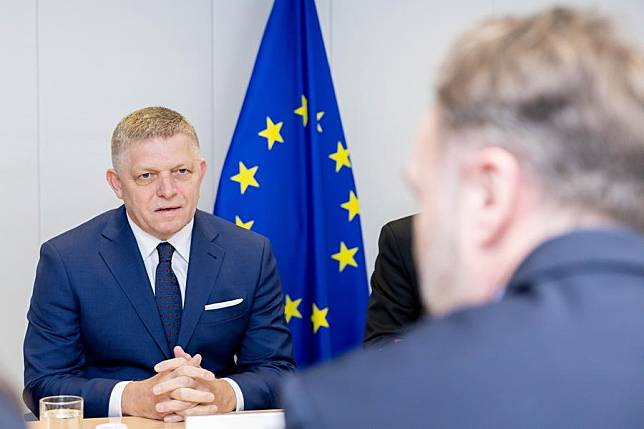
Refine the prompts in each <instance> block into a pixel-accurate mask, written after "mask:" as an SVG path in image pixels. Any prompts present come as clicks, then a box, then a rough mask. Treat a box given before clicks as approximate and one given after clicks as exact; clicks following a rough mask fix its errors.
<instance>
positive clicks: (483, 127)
mask: <svg viewBox="0 0 644 429" xmlns="http://www.w3.org/2000/svg"><path fill="white" fill-rule="evenodd" d="M409 173H410V179H411V183H412V184H413V186H414V188H415V189H416V192H417V193H418V198H419V200H420V203H421V212H422V213H421V215H420V216H419V218H418V219H417V222H416V225H415V239H416V243H417V248H416V251H417V256H418V258H417V260H418V261H419V269H420V272H421V277H422V279H423V295H424V298H425V303H426V305H427V306H428V307H429V308H430V310H431V312H433V314H436V315H441V314H445V313H449V312H451V311H452V310H454V309H456V308H459V307H463V306H469V305H477V304H482V303H485V302H488V301H489V300H491V299H494V297H495V296H498V295H499V294H501V293H502V292H503V291H502V289H503V286H504V285H505V283H506V282H507V280H508V278H509V276H510V275H511V274H512V272H513V271H514V270H515V269H516V267H517V265H518V264H519V263H520V262H521V260H522V259H523V258H525V256H526V255H527V254H528V253H529V252H530V251H531V250H532V249H534V247H536V246H537V245H538V244H539V243H540V242H542V241H544V240H545V239H547V238H549V237H552V236H554V235H557V234H560V233H562V232H565V231H567V230H571V229H573V228H578V227H591V226H595V225H601V224H622V225H625V226H628V227H631V228H633V229H636V230H639V231H644V55H642V52H640V51H639V50H637V49H636V48H635V47H634V46H633V45H631V44H629V43H627V41H626V40H625V39H623V38H622V36H621V35H620V34H619V33H618V32H617V31H616V28H615V26H614V25H613V23H612V22H611V21H610V20H608V19H606V18H604V17H602V16H600V15H598V14H596V13H594V12H590V11H577V10H571V9H561V8H558V9H551V10H548V11H546V12H543V13H539V14H536V15H532V16H528V17H523V18H513V17H509V18H499V19H493V20H490V21H487V22H485V23H483V24H481V25H479V26H477V27H475V28H473V29H471V30H469V31H467V32H466V33H464V34H463V35H462V36H461V37H460V39H458V40H457V42H456V43H455V45H454V46H453V47H452V49H451V51H450V52H449V54H448V56H447V59H446V62H445V64H444V66H443V68H442V71H441V74H440V79H439V81H438V84H437V93H436V103H435V106H434V108H433V109H432V111H431V112H430V114H429V115H428V118H427V120H426V123H425V126H424V128H423V132H422V135H421V138H420V139H419V142H418V145H417V147H416V154H415V156H414V157H413V160H412V163H411V165H410V171H409Z"/></svg>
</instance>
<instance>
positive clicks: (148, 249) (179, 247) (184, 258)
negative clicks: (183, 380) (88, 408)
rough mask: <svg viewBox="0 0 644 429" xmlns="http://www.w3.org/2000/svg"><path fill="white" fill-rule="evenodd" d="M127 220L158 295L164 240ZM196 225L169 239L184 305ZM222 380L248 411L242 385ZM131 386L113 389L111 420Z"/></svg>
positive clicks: (152, 285) (115, 415)
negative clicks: (160, 247)
mask: <svg viewBox="0 0 644 429" xmlns="http://www.w3.org/2000/svg"><path fill="white" fill-rule="evenodd" d="M127 221H128V223H129V224H130V228H132V232H133V233H134V238H135V239H136V244H137V245H138V246H139V251H140V252H141V257H142V258H143V263H144V265H145V271H146V272H147V273H148V279H149V280H150V287H151V288H152V293H154V292H155V289H154V282H155V280H156V271H157V265H159V254H158V253H157V246H158V245H159V243H162V242H163V240H159V239H158V238H156V237H154V236H152V235H150V234H148V233H147V232H145V231H143V230H142V229H141V228H140V227H139V226H138V225H137V224H136V223H134V221H133V220H132V219H131V218H130V215H127ZM193 226H194V220H191V221H190V222H189V223H188V224H187V225H186V226H184V227H183V228H181V230H179V231H178V232H177V233H176V234H174V235H173V236H172V237H170V238H169V239H168V240H167V242H168V243H170V244H171V245H172V247H174V253H173V254H172V271H174V274H175V275H176V276H177V281H178V282H179V289H180V290H181V305H184V304H185V296H186V280H187V278H188V265H189V260H190V245H191V243H192V228H193ZM222 380H226V381H227V382H228V383H230V385H231V387H232V388H233V391H234V392H235V397H236V398H237V408H236V411H242V410H243V409H244V395H243V394H242V391H241V389H240V388H239V385H238V384H237V383H236V382H235V380H233V379H230V378H222ZM128 383H130V382H129V381H121V382H119V383H117V384H116V385H115V386H114V388H113V389H112V393H111V394H110V403H109V410H108V417H121V415H122V413H121V399H122V397H123V391H124V390H125V386H127V384H128Z"/></svg>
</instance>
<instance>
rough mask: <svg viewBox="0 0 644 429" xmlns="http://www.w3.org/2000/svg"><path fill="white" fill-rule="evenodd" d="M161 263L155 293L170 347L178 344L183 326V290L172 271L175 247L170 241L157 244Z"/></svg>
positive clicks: (158, 266) (158, 267)
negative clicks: (180, 329)
mask: <svg viewBox="0 0 644 429" xmlns="http://www.w3.org/2000/svg"><path fill="white" fill-rule="evenodd" d="M157 252H158V253H159V265H157V272H156V280H155V282H154V294H155V296H156V300H157V307H158V308H159V314H161V322H163V329H164V330H165V337H166V339H167V341H168V345H169V346H170V348H172V347H174V346H175V345H176V344H177V337H178V336H179V328H180V327H181V290H180V289H179V282H178V281H177V276H175V275H174V271H172V254H173V253H174V247H172V245H171V244H170V243H160V244H159V245H158V246H157Z"/></svg>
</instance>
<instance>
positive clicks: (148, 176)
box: [136, 173, 153, 181]
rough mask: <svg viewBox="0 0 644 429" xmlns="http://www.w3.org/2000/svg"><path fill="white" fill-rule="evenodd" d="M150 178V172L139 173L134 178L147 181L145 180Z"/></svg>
mask: <svg viewBox="0 0 644 429" xmlns="http://www.w3.org/2000/svg"><path fill="white" fill-rule="evenodd" d="M152 178H153V176H152V173H141V174H139V176H138V177H137V178H136V179H137V180H140V181H147V180H151V179H152Z"/></svg>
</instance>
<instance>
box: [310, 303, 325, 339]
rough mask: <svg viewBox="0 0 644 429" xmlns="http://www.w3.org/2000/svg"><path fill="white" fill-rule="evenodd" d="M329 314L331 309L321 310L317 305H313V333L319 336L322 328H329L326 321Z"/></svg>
mask: <svg viewBox="0 0 644 429" xmlns="http://www.w3.org/2000/svg"><path fill="white" fill-rule="evenodd" d="M328 312H329V307H326V308H323V309H322V310H320V309H319V308H318V306H317V305H315V304H313V314H312V315H311V322H313V333H314V334H317V332H318V329H320V328H321V327H325V328H328V327H329V322H327V320H326V314H327V313H328Z"/></svg>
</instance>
